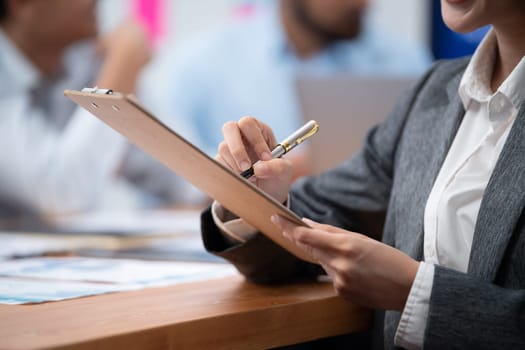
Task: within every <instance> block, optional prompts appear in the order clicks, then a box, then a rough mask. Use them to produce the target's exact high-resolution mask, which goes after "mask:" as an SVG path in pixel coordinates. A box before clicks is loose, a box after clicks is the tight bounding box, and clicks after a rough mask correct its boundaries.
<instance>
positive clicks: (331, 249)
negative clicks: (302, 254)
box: [272, 215, 419, 311]
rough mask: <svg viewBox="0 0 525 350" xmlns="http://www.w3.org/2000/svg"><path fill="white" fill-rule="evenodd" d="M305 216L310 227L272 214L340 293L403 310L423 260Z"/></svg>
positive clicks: (376, 305)
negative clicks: (323, 271) (312, 258)
mask: <svg viewBox="0 0 525 350" xmlns="http://www.w3.org/2000/svg"><path fill="white" fill-rule="evenodd" d="M303 220H304V221H305V222H306V223H307V224H308V225H309V226H310V228H308V227H303V226H298V225H296V224H294V223H292V222H290V221H288V220H286V219H284V218H282V217H280V216H277V215H275V216H273V217H272V221H273V222H274V224H276V225H277V226H278V227H279V228H280V229H281V230H282V232H283V235H284V236H285V237H286V238H287V239H289V240H291V241H292V242H294V243H295V244H296V245H297V246H298V247H300V248H302V249H304V250H305V251H306V252H308V253H309V254H311V255H312V256H313V257H314V258H315V259H316V260H317V261H319V263H320V264H321V266H322V267H323V268H324V269H325V271H326V272H327V273H328V275H329V276H330V277H331V278H332V282H333V284H334V287H335V290H336V291H337V293H338V294H339V295H341V296H342V297H343V298H345V299H347V300H349V301H351V302H354V303H357V304H361V305H364V306H367V307H371V308H375V309H384V310H398V311H402V310H403V308H404V306H405V302H406V300H407V298H408V294H409V292H410V288H411V287H412V283H413V282H414V278H415V276H416V273H417V269H418V266H419V262H417V261H416V260H414V259H412V258H411V257H409V256H408V255H406V254H405V253H403V252H401V251H400V250H397V249H395V248H393V247H391V246H389V245H386V244H384V243H381V242H379V241H376V240H374V239H372V238H369V237H367V236H364V235H362V234H359V233H355V232H351V231H346V230H343V229H340V228H337V227H334V226H330V225H323V224H319V223H316V222H314V221H312V220H308V219H303Z"/></svg>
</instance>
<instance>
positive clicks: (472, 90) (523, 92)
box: [459, 30, 525, 109]
mask: <svg viewBox="0 0 525 350" xmlns="http://www.w3.org/2000/svg"><path fill="white" fill-rule="evenodd" d="M496 53H497V42H496V35H495V34H494V31H493V30H490V31H489V32H488V33H487V35H486V36H485V38H484V39H483V40H482V41H481V43H480V44H479V46H478V48H477V49H476V51H475V52H474V55H473V56H472V59H471V61H470V63H469V65H468V66H467V69H466V70H465V73H464V74H463V77H462V79H461V83H460V85H459V96H460V98H461V101H462V102H463V107H464V108H465V109H468V106H469V104H470V102H471V101H472V100H475V101H478V102H488V101H489V100H490V99H491V97H493V96H495V95H498V94H501V95H503V96H505V98H506V99H508V100H509V101H510V103H512V105H513V106H514V108H516V109H518V108H519V106H520V104H521V103H522V101H523V100H524V99H525V89H524V88H523V86H525V58H522V59H521V61H520V62H519V63H518V65H517V66H516V67H515V68H514V70H513V71H512V72H511V74H510V75H509V76H508V77H507V79H505V81H504V82H503V83H502V84H501V85H500V86H499V87H498V89H497V91H496V92H494V93H493V92H492V90H491V88H490V80H491V78H492V73H493V70H494V64H495V60H496Z"/></svg>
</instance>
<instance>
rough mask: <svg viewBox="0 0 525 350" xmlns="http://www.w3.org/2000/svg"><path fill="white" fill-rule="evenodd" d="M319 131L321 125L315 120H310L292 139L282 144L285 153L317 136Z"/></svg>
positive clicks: (289, 138)
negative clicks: (314, 135)
mask: <svg viewBox="0 0 525 350" xmlns="http://www.w3.org/2000/svg"><path fill="white" fill-rule="evenodd" d="M318 130H319V124H317V122H316V121H315V120H310V121H309V122H308V123H306V124H305V125H304V126H303V127H302V128H301V129H299V130H297V131H296V132H295V133H293V134H292V135H291V136H290V137H288V138H287V139H286V140H284V141H283V142H281V143H280V145H281V146H282V147H283V148H284V153H287V152H289V151H290V150H291V149H292V148H294V147H295V146H297V145H298V144H300V143H301V142H303V141H304V140H306V139H307V138H309V137H310V136H312V135H313V134H315V133H316V132H317V131H318Z"/></svg>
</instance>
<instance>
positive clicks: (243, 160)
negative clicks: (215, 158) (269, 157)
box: [221, 122, 252, 171]
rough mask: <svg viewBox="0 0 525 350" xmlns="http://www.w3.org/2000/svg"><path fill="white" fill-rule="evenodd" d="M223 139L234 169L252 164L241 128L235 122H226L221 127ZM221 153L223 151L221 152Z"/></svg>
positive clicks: (241, 168)
mask: <svg viewBox="0 0 525 350" xmlns="http://www.w3.org/2000/svg"><path fill="white" fill-rule="evenodd" d="M222 133H223V135H224V141H225V142H226V144H227V146H228V149H229V153H230V155H231V158H232V159H233V161H234V163H235V165H236V167H235V168H236V169H240V170H241V171H244V170H247V169H248V168H250V166H251V165H252V164H251V163H252V162H251V161H250V157H249V156H248V152H247V150H246V147H245V144H244V141H243V137H242V134H241V130H240V129H239V126H238V124H237V123H236V122H227V123H225V124H224V125H223V127H222ZM223 151H224V150H223ZM221 155H223V153H221Z"/></svg>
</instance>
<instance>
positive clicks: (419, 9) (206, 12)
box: [99, 0, 431, 45]
mask: <svg viewBox="0 0 525 350" xmlns="http://www.w3.org/2000/svg"><path fill="white" fill-rule="evenodd" d="M264 1H275V0H160V1H159V3H160V4H162V7H164V11H163V14H162V20H163V22H164V28H165V37H164V39H163V40H162V42H161V43H163V44H166V43H170V44H172V43H173V42H177V41H180V40H181V39H184V38H188V37H191V36H192V35H194V34H196V33H198V32H200V31H202V30H207V29H210V28H213V26H216V25H219V24H220V22H221V21H223V20H224V19H225V18H226V17H227V15H228V14H229V13H230V11H231V10H232V8H234V7H235V6H238V5H239V4H243V3H250V2H252V3H253V2H264ZM371 3H372V6H371V9H370V11H371V12H370V15H371V16H372V18H373V19H374V21H375V22H376V23H379V24H380V25H382V26H383V27H385V28H386V29H388V30H389V31H392V32H394V33H397V34H399V35H400V36H404V37H406V38H407V39H408V40H411V41H413V42H415V43H417V44H419V45H429V37H430V35H429V30H430V19H431V16H430V5H431V4H430V1H426V0H423V1H422V0H396V1H392V0H371ZM99 4H100V10H99V12H100V15H99V18H100V27H101V29H102V31H107V30H110V29H111V28H114V27H115V26H116V25H117V24H118V23H119V22H120V21H121V20H122V19H123V18H125V17H126V15H127V14H129V13H130V11H129V7H130V6H131V5H130V4H133V1H130V0H101V1H100V3H99ZM161 45H162V44H161Z"/></svg>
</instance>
